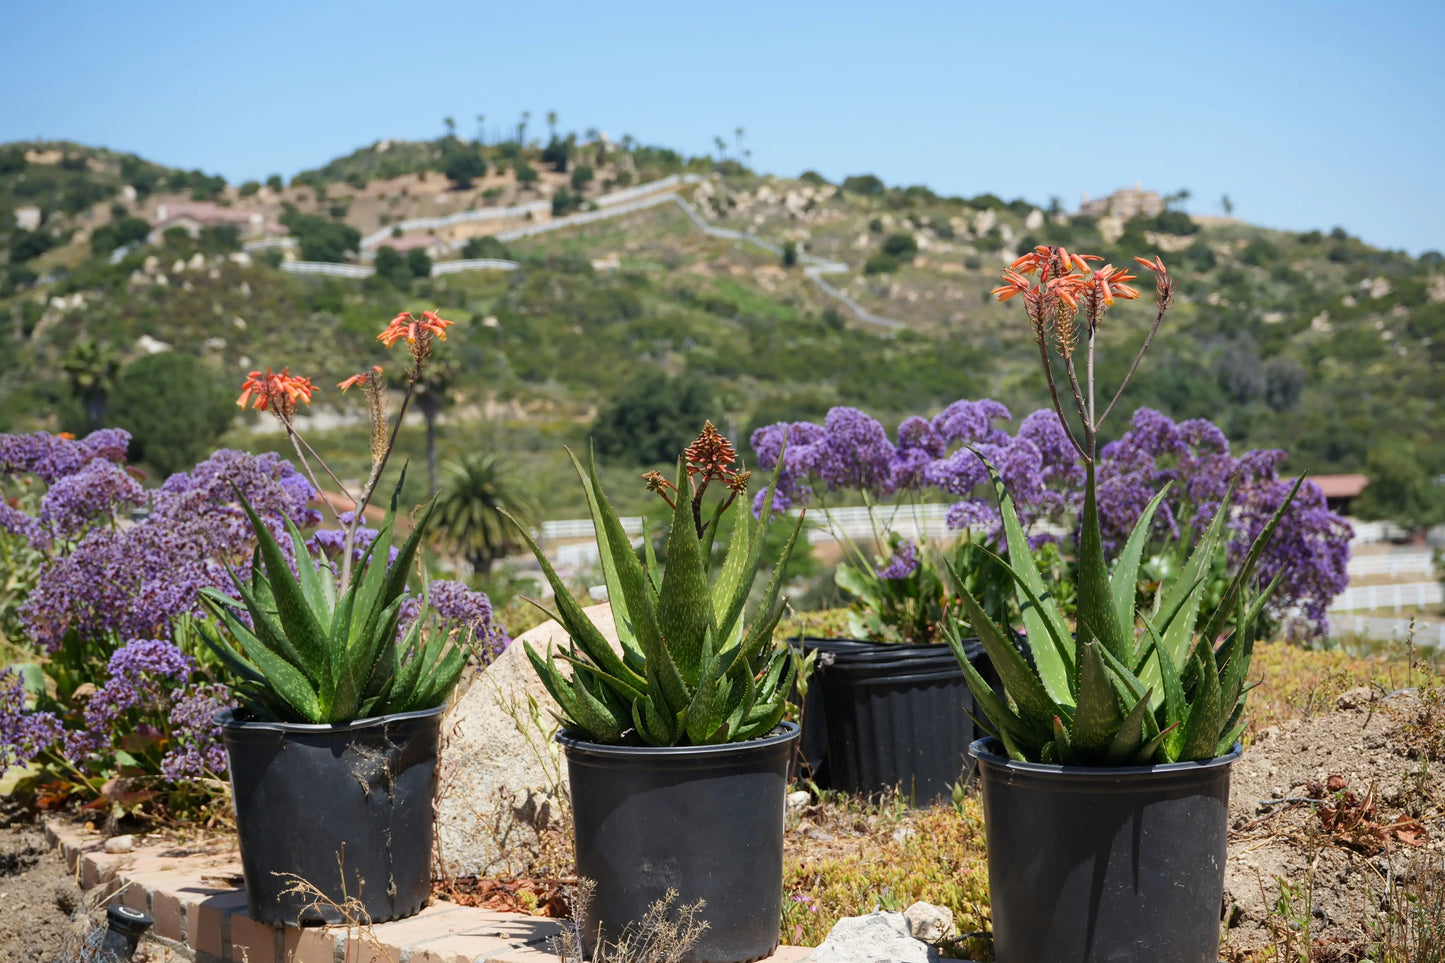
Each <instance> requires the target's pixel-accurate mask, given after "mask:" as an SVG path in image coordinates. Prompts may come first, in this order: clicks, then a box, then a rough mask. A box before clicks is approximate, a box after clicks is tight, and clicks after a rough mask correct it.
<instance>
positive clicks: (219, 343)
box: [205, 338, 226, 351]
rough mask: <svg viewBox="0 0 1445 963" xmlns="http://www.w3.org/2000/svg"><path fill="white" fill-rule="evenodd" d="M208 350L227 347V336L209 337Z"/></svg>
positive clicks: (206, 343) (207, 341) (207, 340)
mask: <svg viewBox="0 0 1445 963" xmlns="http://www.w3.org/2000/svg"><path fill="white" fill-rule="evenodd" d="M205 345H206V350H207V351H220V350H222V349H223V348H225V347H226V339H225V338H207V339H206V341H205Z"/></svg>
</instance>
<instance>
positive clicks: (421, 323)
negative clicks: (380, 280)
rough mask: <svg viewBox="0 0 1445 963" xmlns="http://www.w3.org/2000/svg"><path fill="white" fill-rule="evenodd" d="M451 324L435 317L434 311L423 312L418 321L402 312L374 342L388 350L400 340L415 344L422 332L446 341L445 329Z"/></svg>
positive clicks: (409, 314)
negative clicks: (381, 344) (383, 345)
mask: <svg viewBox="0 0 1445 963" xmlns="http://www.w3.org/2000/svg"><path fill="white" fill-rule="evenodd" d="M451 324H452V322H450V321H448V320H446V319H445V318H440V317H437V314H436V312H435V311H423V312H422V314H421V318H420V320H418V319H417V318H414V317H412V316H411V313H410V312H408V311H403V312H402V313H401V314H398V315H397V316H396V317H394V318H392V319H391V323H390V324H388V325H387V326H386V330H385V331H383V332H381V334H379V335H377V336H376V340H378V341H380V342H382V343H383V344H385V345H386V346H387V347H388V348H389V347H391V346H392V345H394V344H396V343H397V342H398V341H400V340H401V339H402V338H405V339H406V340H407V341H408V342H409V343H411V344H416V340H417V338H418V337H420V336H421V334H422V332H430V333H431V334H434V335H436V336H437V338H439V339H440V340H442V341H445V340H446V339H447V328H448V327H449V326H450V325H451Z"/></svg>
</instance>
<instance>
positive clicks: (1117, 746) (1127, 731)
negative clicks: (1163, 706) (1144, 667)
mask: <svg viewBox="0 0 1445 963" xmlns="http://www.w3.org/2000/svg"><path fill="white" fill-rule="evenodd" d="M1150 695H1151V693H1150V692H1145V693H1144V696H1143V698H1141V699H1140V700H1139V701H1138V702H1136V703H1134V708H1132V709H1130V710H1129V714H1128V715H1126V716H1125V717H1124V721H1123V722H1122V723H1121V724H1120V725H1119V731H1118V732H1116V733H1114V738H1113V739H1112V740H1110V742H1109V748H1108V749H1107V750H1106V751H1105V753H1104V755H1105V756H1106V757H1108V758H1109V759H1111V760H1114V761H1116V762H1119V763H1128V762H1129V761H1131V760H1133V759H1134V758H1135V757H1137V756H1138V755H1139V752H1140V750H1142V749H1143V747H1144V743H1145V741H1146V739H1147V736H1146V735H1145V722H1144V720H1145V719H1149V718H1152V717H1151V716H1150V714H1149V696H1150Z"/></svg>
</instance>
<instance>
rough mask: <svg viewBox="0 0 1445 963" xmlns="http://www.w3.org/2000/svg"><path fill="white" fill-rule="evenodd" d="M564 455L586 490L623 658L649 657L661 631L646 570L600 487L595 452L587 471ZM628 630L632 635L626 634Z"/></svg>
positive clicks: (588, 463) (608, 598)
mask: <svg viewBox="0 0 1445 963" xmlns="http://www.w3.org/2000/svg"><path fill="white" fill-rule="evenodd" d="M567 457H569V458H571V459H572V465H573V467H574V468H576V470H577V475H578V477H579V478H581V479H582V488H583V490H584V491H585V492H586V494H587V506H588V509H589V510H590V511H591V513H592V528H593V531H594V532H595V533H596V538H597V549H598V559H599V561H600V563H601V565H602V577H603V580H604V581H605V582H606V584H607V602H608V605H610V606H611V608H612V614H613V616H614V619H615V622H616V624H617V626H618V629H619V630H620V631H619V632H618V636H619V639H618V640H619V641H620V642H621V643H622V646H623V661H624V662H628V661H630V660H628V658H627V656H628V655H630V654H638V655H642V656H644V657H650V656H651V653H652V652H654V651H655V650H656V648H657V646H658V644H659V639H660V633H659V631H658V628H657V608H656V603H655V602H654V600H653V594H652V591H651V589H650V587H649V586H648V584H647V574H646V573H645V572H643V570H642V563H641V562H639V561H638V560H637V553H636V552H634V551H633V550H632V539H630V538H628V536H627V532H626V531H624V530H623V528H622V520H621V519H619V518H618V517H617V511H616V509H614V508H613V507H612V502H611V501H609V500H608V498H607V494H606V493H605V492H604V491H603V490H602V480H601V479H600V478H599V477H598V475H597V458H596V455H595V454H590V453H589V456H588V459H587V470H586V472H584V471H583V470H582V464H581V462H579V461H578V460H577V456H576V455H573V454H572V452H571V451H570V450H568V452H567ZM629 633H630V634H631V636H632V638H627V637H626V636H627V635H628V634H629Z"/></svg>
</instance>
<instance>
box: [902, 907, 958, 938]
mask: <svg viewBox="0 0 1445 963" xmlns="http://www.w3.org/2000/svg"><path fill="white" fill-rule="evenodd" d="M903 916H904V918H905V919H907V920H908V928H909V931H910V932H912V933H913V938H914V939H916V940H922V941H923V942H925V943H937V942H938V941H939V940H944V939H947V938H948V937H950V936H957V935H958V927H957V926H955V925H954V923H953V910H951V909H949V908H948V907H947V906H934V905H933V904H932V903H924V902H921V901H920V902H917V903H914V904H913V905H912V906H910V907H908V909H906V910H904V911H903Z"/></svg>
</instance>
